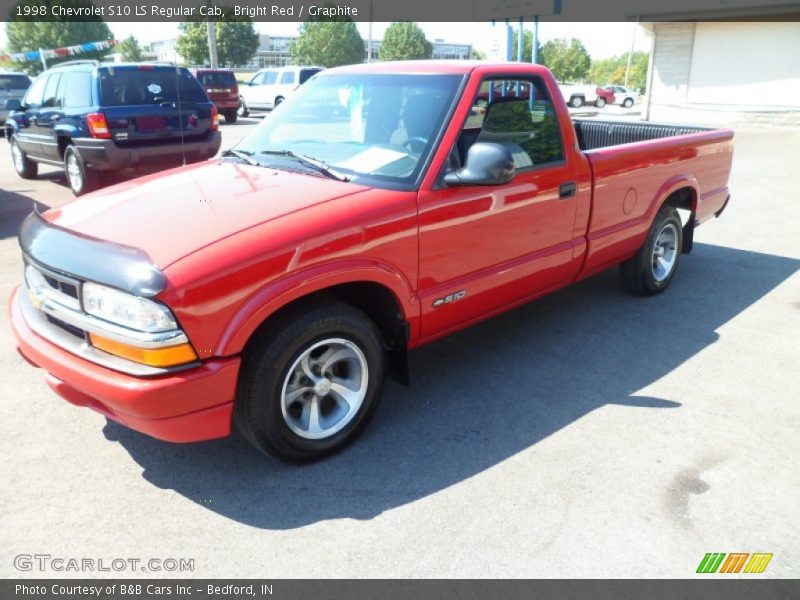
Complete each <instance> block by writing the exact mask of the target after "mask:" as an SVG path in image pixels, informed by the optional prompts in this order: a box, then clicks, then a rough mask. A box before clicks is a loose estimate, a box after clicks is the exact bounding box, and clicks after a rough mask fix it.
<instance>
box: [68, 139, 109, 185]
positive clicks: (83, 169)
mask: <svg viewBox="0 0 800 600" xmlns="http://www.w3.org/2000/svg"><path fill="white" fill-rule="evenodd" d="M73 160H74V161H75V162H74V166H75V167H77V169H73V168H72V167H73V163H72V161H73ZM64 173H65V174H66V175H67V185H68V186H69V189H71V190H72V193H73V194H75V195H76V196H82V195H83V194H88V193H89V192H91V191H94V190H96V189H97V188H98V187H99V185H100V178H99V177H98V175H97V171H93V170H92V169H90V168H89V167H87V166H86V163H84V162H83V158H81V154H80V152H78V149H77V148H76V147H75V146H73V145H71V144H70V145H69V146H67V148H66V149H65V150H64Z"/></svg>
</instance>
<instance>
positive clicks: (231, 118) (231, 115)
mask: <svg viewBox="0 0 800 600" xmlns="http://www.w3.org/2000/svg"><path fill="white" fill-rule="evenodd" d="M224 116H225V122H226V123H236V119H238V118H239V113H238V112H237V111H235V110H226V111H225V115H224Z"/></svg>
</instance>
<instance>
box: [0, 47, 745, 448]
mask: <svg viewBox="0 0 800 600" xmlns="http://www.w3.org/2000/svg"><path fill="white" fill-rule="evenodd" d="M490 88H493V89H492V93H491V94H490V96H491V97H492V101H491V102H490V103H489V104H488V105H486V103H485V102H484V103H483V104H481V105H476V104H475V101H476V100H477V99H478V98H479V96H480V95H481V94H483V95H484V96H485V95H486V90H487V89H490ZM522 88H525V89H527V90H528V92H527V93H525V94H521V93H520V94H516V93H512V91H514V90H518V89H522ZM496 90H501V93H500V94H497V93H495V91H496ZM732 138H733V133H732V132H731V131H729V130H707V129H702V128H697V127H679V126H668V125H653V124H645V123H641V124H640V123H630V124H629V123H625V124H623V123H611V122H597V121H575V122H574V123H573V122H571V121H570V117H569V114H568V112H567V107H566V104H565V102H564V99H563V98H562V96H561V94H560V92H559V90H558V86H557V85H556V83H555V81H554V79H553V77H552V75H551V74H550V72H549V71H548V70H547V69H545V68H543V67H540V66H536V65H525V64H514V63H507V64H499V65H492V64H486V63H472V62H460V61H459V62H436V61H424V62H407V63H403V62H397V63H376V64H367V65H357V66H351V67H343V68H338V69H331V70H327V71H323V72H321V73H319V74H318V75H316V76H315V77H314V78H313V79H312V80H311V81H309V83H307V84H306V85H304V86H303V87H302V88H301V89H300V90H298V92H297V94H296V95H295V96H293V97H292V98H291V99H290V100H288V101H286V102H285V103H283V104H282V105H281V106H280V107H278V109H276V110H275V111H274V112H273V113H272V114H271V115H270V116H269V117H267V118H266V119H265V120H264V122H263V123H262V124H261V125H260V126H259V127H258V128H257V129H256V130H255V131H254V132H253V133H252V134H250V135H249V136H248V137H247V138H245V139H244V140H243V141H242V142H241V143H240V144H238V145H237V146H236V147H235V148H234V149H232V150H230V151H229V152H227V153H225V155H223V158H220V159H217V160H213V161H210V162H206V163H204V164H199V165H192V166H190V167H184V168H178V169H174V170H172V171H167V172H162V173H159V174H157V175H153V176H150V177H147V178H142V179H138V180H135V181H131V182H126V183H122V184H119V185H117V186H115V187H112V188H108V189H106V190H102V191H99V192H95V193H93V194H90V195H88V196H86V197H85V198H83V199H81V200H77V201H73V202H71V203H68V204H66V205H64V206H61V207H59V208H55V209H51V210H48V211H47V212H45V213H44V214H36V213H34V214H32V215H31V216H29V217H28V218H27V220H26V221H25V222H24V223H23V224H22V226H21V229H20V233H19V239H20V245H21V247H22V251H23V254H24V262H25V283H24V286H21V287H20V288H18V289H17V290H15V292H14V293H13V295H12V297H11V302H10V311H11V320H12V323H13V327H14V330H15V333H16V339H17V342H18V347H19V350H20V353H21V354H22V355H23V356H24V357H25V358H26V359H27V360H28V361H29V362H31V363H33V364H35V365H38V366H41V367H43V368H44V369H45V370H46V371H47V382H48V383H49V385H50V386H51V387H52V388H53V389H54V390H55V391H56V392H57V393H59V394H60V395H61V396H63V397H64V398H66V399H67V400H68V401H70V402H72V403H73V404H76V405H80V406H88V407H91V408H93V409H95V410H97V411H99V412H101V413H102V414H104V415H106V416H107V417H109V418H110V419H114V420H116V421H119V422H120V423H123V424H125V425H127V426H129V427H131V428H133V429H136V430H138V431H141V432H144V433H147V434H149V435H151V436H154V437H157V438H160V439H163V440H170V441H174V442H190V441H197V440H207V439H211V438H219V437H224V436H227V435H228V434H229V433H230V431H231V426H232V423H234V422H235V423H236V425H237V426H238V428H239V429H240V430H241V432H242V433H243V435H244V436H245V437H246V438H247V439H248V440H249V441H250V442H252V443H253V444H254V445H255V446H257V447H258V448H260V449H262V450H264V451H266V452H269V453H271V454H273V455H275V456H278V457H281V458H284V459H289V460H295V461H304V460H311V459H314V458H318V457H320V456H323V455H325V454H328V453H330V452H332V451H334V450H337V449H339V448H341V447H342V446H343V445H344V444H346V443H347V442H348V441H350V440H352V439H353V437H354V436H355V435H356V434H357V433H358V431H359V430H360V429H362V428H363V426H364V425H365V423H366V422H367V420H368V419H369V417H370V415H371V414H372V413H373V412H374V410H375V407H376V404H377V402H378V398H379V396H380V394H381V387H382V382H383V379H384V376H385V375H386V374H390V375H393V376H395V377H397V378H398V379H400V380H405V379H406V378H407V372H406V371H407V361H406V356H407V351H408V350H409V349H412V348H414V347H416V346H419V345H421V344H424V343H427V342H430V341H431V340H435V339H437V338H439V337H441V336H444V335H446V334H449V333H451V332H454V331H457V330H459V329H461V328H464V327H466V326H468V325H470V324H472V323H475V322H477V321H480V320H481V319H486V318H487V317H490V316H492V315H496V314H498V313H500V312H502V311H505V310H508V309H509V308H511V307H513V306H516V305H519V304H521V303H524V302H528V301H530V300H531V299H533V298H536V297H538V296H542V295H543V294H547V293H549V292H552V291H554V290H557V289H559V288H561V287H564V286H566V285H568V284H570V283H572V282H574V281H576V280H579V279H582V278H585V277H587V276H589V275H592V274H594V273H597V272H599V271H601V270H603V269H606V268H608V267H610V266H612V265H616V264H621V271H622V280H623V282H624V284H625V285H626V286H627V288H628V289H629V290H630V291H632V292H633V293H636V294H640V295H651V294H656V293H658V292H661V291H662V290H664V288H666V287H667V285H668V284H669V282H670V280H671V278H672V277H673V275H674V274H675V270H676V268H677V266H678V262H679V259H680V257H681V254H682V253H688V252H689V251H690V250H691V248H692V236H693V232H694V228H695V226H696V225H698V224H700V223H702V222H703V221H705V220H707V219H709V218H711V217H712V216H714V215H719V214H720V213H721V212H722V210H723V209H724V208H725V205H726V203H727V200H728V197H729V195H728V187H727V185H728V175H729V172H730V166H731V157H732ZM679 211H681V213H683V215H680V214H679ZM681 216H684V218H683V219H681V218H680V217H681Z"/></svg>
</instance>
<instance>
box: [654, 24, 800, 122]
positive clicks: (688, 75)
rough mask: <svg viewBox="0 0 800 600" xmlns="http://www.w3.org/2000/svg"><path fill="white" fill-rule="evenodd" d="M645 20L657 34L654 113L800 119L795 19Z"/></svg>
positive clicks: (799, 38) (799, 28)
mask: <svg viewBox="0 0 800 600" xmlns="http://www.w3.org/2000/svg"><path fill="white" fill-rule="evenodd" d="M721 16H722V17H724V15H721ZM712 18H713V17H712ZM774 18H776V19H777V17H774ZM644 26H645V27H647V28H648V29H649V30H650V31H651V32H652V34H653V47H652V52H651V60H650V68H649V71H648V84H647V93H646V95H645V98H644V107H645V111H646V117H647V118H648V119H649V120H651V121H680V122H689V123H697V124H708V125H731V126H736V125H800V22H798V21H797V20H786V21H783V20H775V21H740V20H728V21H708V22H706V21H699V22H678V23H666V22H657V23H647V24H644Z"/></svg>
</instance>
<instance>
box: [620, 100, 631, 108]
mask: <svg viewBox="0 0 800 600" xmlns="http://www.w3.org/2000/svg"><path fill="white" fill-rule="evenodd" d="M622 106H624V107H625V108H630V107H631V106H633V100H632V99H631V98H625V101H624V102H623V103H622Z"/></svg>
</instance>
